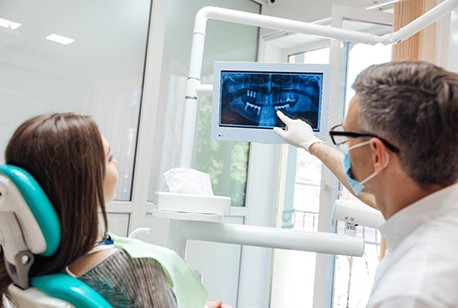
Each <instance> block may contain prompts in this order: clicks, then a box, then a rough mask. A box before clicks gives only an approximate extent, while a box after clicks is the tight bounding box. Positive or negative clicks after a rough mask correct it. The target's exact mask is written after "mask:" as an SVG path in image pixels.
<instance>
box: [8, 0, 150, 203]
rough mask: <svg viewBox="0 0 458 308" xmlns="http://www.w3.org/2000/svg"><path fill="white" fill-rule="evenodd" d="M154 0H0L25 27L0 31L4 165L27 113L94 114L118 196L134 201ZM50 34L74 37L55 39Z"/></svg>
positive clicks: (14, 18) (10, 17) (15, 19)
mask: <svg viewBox="0 0 458 308" xmlns="http://www.w3.org/2000/svg"><path fill="white" fill-rule="evenodd" d="M150 5H151V3H150V1H149V0H137V1H123V0H96V1H94V0H81V1H70V0H65V1H51V0H45V1H31V0H29V1H27V0H24V1H15V0H4V1H1V2H0V18H3V19H8V20H11V21H13V22H15V23H17V24H20V26H19V27H17V28H16V26H17V24H13V25H16V26H14V27H10V28H3V27H1V28H0V58H1V59H2V60H1V62H0V84H1V87H0V102H1V103H0V104H1V106H2V107H3V108H2V112H1V113H0V125H1V127H2V134H0V153H2V155H1V156H2V158H1V159H0V160H1V161H2V162H3V153H4V147H5V145H6V142H7V140H8V138H9V137H10V136H11V134H12V132H13V130H14V129H15V128H16V127H17V126H18V125H19V124H20V123H21V122H22V121H24V120H25V119H26V118H29V117H31V116H32V115H36V114H39V113H49V112H64V111H65V112H69V111H74V112H78V113H82V114H89V115H92V116H94V118H95V119H96V121H97V122H98V123H99V125H100V128H101V130H102V132H103V134H104V135H105V137H106V138H107V139H108V140H109V141H110V143H111V148H112V152H113V155H114V156H115V157H116V158H117V160H118V170H119V174H120V179H119V185H118V193H117V199H119V200H130V196H131V189H132V176H133V167H134V155H135V146H136V139H137V126H138V119H139V111H140V103H141V93H142V82H143V70H144V59H145V53H146V40H147V31H148V24H149V12H150ZM13 28H14V29H13ZM51 34H58V35H60V36H64V37H66V38H67V39H72V40H74V41H72V42H70V43H69V44H64V43H65V42H63V43H59V42H56V41H51V40H49V38H48V39H47V36H49V35H51ZM5 107H7V108H5Z"/></svg>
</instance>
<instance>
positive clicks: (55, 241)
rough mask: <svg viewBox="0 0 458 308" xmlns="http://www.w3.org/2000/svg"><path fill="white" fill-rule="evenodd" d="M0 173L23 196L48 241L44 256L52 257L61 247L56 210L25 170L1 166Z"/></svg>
mask: <svg viewBox="0 0 458 308" xmlns="http://www.w3.org/2000/svg"><path fill="white" fill-rule="evenodd" d="M0 173H2V174H3V175H5V176H7V177H8V178H9V179H10V180H11V181H12V182H13V183H14V184H15V185H16V187H17V189H18V190H19V192H20V193H21V194H22V196H23V198H24V200H25V201H26V203H27V204H28V206H29V208H30V210H31V211H32V213H33V215H34V216H35V219H36V221H37V223H38V225H39V226H40V229H41V232H42V233H43V236H44V238H45V241H46V250H45V251H44V252H43V253H42V254H43V255H44V256H52V255H53V254H54V253H55V252H56V251H57V248H58V247H59V244H60V240H61V228H60V221H59V217H58V216H57V213H56V210H55V209H54V207H53V206H52V205H51V202H50V201H49V199H48V196H46V194H45V192H44V191H43V189H42V188H41V186H40V184H38V182H37V181H36V180H35V179H34V178H33V177H32V176H31V175H30V174H29V173H28V172H27V171H25V170H24V169H22V168H19V167H16V166H12V165H0Z"/></svg>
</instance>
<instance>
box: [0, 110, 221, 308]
mask: <svg viewBox="0 0 458 308" xmlns="http://www.w3.org/2000/svg"><path fill="white" fill-rule="evenodd" d="M5 161H6V163H7V164H11V165H15V166H18V167H21V168H23V169H25V170H26V171H28V172H29V173H30V174H31V175H32V176H33V177H35V179H36V180H37V181H38V183H39V184H40V185H41V187H42V188H43V190H44V191H45V193H46V194H47V195H48V197H49V199H50V201H51V203H52V204H53V206H54V208H55V209H56V211H57V214H58V216H59V219H60V221H61V228H62V240H61V244H60V247H59V249H58V251H57V252H56V253H55V254H54V255H53V256H51V257H44V256H36V258H35V263H34V264H33V266H32V268H31V270H30V273H31V276H36V275H43V274H48V273H55V272H67V273H68V274H70V275H73V276H76V277H78V278H79V279H80V280H82V281H83V282H85V283H87V284H88V285H90V286H91V287H92V288H93V289H95V290H96V291H97V292H98V293H99V294H100V295H101V296H103V297H104V298H105V299H106V300H107V301H108V302H109V303H110V304H111V305H113V306H116V307H127V306H129V307H177V299H176V296H175V294H174V292H173V290H172V287H171V285H170V283H169V280H168V279H167V276H166V274H165V272H164V270H163V268H162V266H161V264H160V263H159V262H158V261H156V260H155V259H152V258H132V257H131V256H130V255H129V254H128V253H127V252H126V251H125V250H123V249H121V248H118V247H115V245H113V244H112V243H111V242H110V240H109V237H108V236H107V231H106V230H108V228H107V227H108V226H107V213H106V208H105V203H106V202H107V201H110V200H112V199H113V198H114V196H115V191H116V185H117V181H118V172H117V170H116V164H117V162H116V160H115V159H114V158H113V155H112V154H111V152H110V146H109V144H108V142H107V140H106V139H105V138H104V137H103V136H102V135H101V133H100V131H99V129H98V127H97V125H96V123H95V122H94V120H93V119H92V118H90V117H88V116H83V115H77V114H72V113H60V114H51V115H40V116H36V117H33V118H31V119H29V120H27V121H25V122H24V123H23V124H22V125H20V126H19V127H18V128H17V130H16V131H15V132H14V134H13V136H12V137H11V139H10V141H9V143H8V146H7V148H6V152H5ZM99 213H100V215H101V218H102V220H103V226H99ZM100 230H105V231H100ZM10 283H11V280H10V279H9V277H8V275H7V273H6V270H5V265H4V260H3V253H0V295H3V294H5V292H6V289H7V287H8V285H9V284H10ZM209 306H210V307H220V306H221V303H219V302H218V303H211V304H210V303H209Z"/></svg>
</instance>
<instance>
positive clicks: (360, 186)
mask: <svg viewBox="0 0 458 308" xmlns="http://www.w3.org/2000/svg"><path fill="white" fill-rule="evenodd" d="M368 144H370V141H366V142H362V143H358V144H355V145H353V146H351V147H348V145H341V146H340V149H341V150H342V152H343V154H344V161H343V164H344V172H345V175H346V176H347V180H348V183H349V184H350V186H351V188H352V189H353V192H354V193H355V195H357V196H358V195H360V194H361V193H362V192H363V191H364V189H365V188H366V185H364V183H366V182H367V181H369V180H371V179H373V178H374V177H375V176H376V175H377V174H378V172H374V173H372V174H371V175H369V176H368V177H367V178H365V179H364V180H362V181H361V182H360V181H358V180H356V179H354V178H353V177H352V175H351V161H350V154H349V153H350V151H351V150H353V149H356V148H359V147H362V146H365V145H368ZM386 165H388V161H387V164H386Z"/></svg>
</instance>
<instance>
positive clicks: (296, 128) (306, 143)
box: [274, 110, 323, 152]
mask: <svg viewBox="0 0 458 308" xmlns="http://www.w3.org/2000/svg"><path fill="white" fill-rule="evenodd" d="M277 116H278V117H279V118H280V120H281V121H282V122H283V123H285V124H286V127H285V129H284V130H283V129H281V128H280V127H274V132H275V133H277V135H279V136H280V137H281V138H282V139H283V140H285V141H286V142H287V143H289V144H291V145H294V146H295V147H299V148H304V149H306V150H307V152H310V151H309V149H310V146H311V145H312V144H314V143H317V142H323V141H322V140H320V139H318V138H317V137H316V136H315V133H314V132H313V130H312V127H311V126H310V125H308V124H307V123H305V122H304V121H302V120H293V119H291V118H289V117H287V116H286V115H284V114H283V113H282V112H281V111H280V110H278V111H277Z"/></svg>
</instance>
